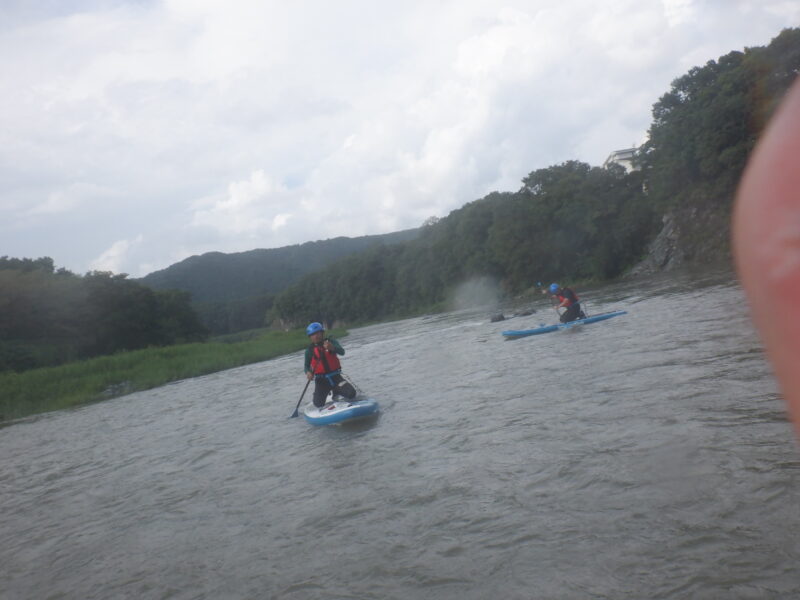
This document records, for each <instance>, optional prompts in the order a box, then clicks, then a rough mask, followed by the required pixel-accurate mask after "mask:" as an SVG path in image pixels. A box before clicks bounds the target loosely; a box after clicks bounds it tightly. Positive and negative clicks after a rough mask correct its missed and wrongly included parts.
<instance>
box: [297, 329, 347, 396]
mask: <svg viewBox="0 0 800 600" xmlns="http://www.w3.org/2000/svg"><path fill="white" fill-rule="evenodd" d="M306 335H308V337H309V339H310V340H311V344H310V345H309V347H308V348H306V354H305V373H306V377H307V378H308V380H309V381H311V380H312V379H313V380H314V400H313V401H314V406H316V407H317V408H321V407H323V406H324V405H325V399H326V398H327V397H328V394H330V393H331V392H333V395H334V396H344V397H345V398H347V399H348V400H350V399H352V398H355V395H356V390H355V388H354V387H353V386H352V385H350V384H349V383H348V382H347V381H345V379H344V377H342V365H341V363H340V362H339V356H344V348H342V345H341V344H340V343H339V341H338V340H336V339H334V338H328V337H325V328H324V327H323V326H322V325H321V324H320V323H316V322H314V323H311V324H309V326H308V327H306Z"/></svg>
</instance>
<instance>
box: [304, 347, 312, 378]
mask: <svg viewBox="0 0 800 600" xmlns="http://www.w3.org/2000/svg"><path fill="white" fill-rule="evenodd" d="M303 372H304V373H311V348H306V355H305V365H304V367H303Z"/></svg>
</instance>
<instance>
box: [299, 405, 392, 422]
mask: <svg viewBox="0 0 800 600" xmlns="http://www.w3.org/2000/svg"><path fill="white" fill-rule="evenodd" d="M377 412H378V403H377V402H376V401H375V400H373V399H372V398H359V399H358V400H338V399H337V400H336V401H334V402H328V403H327V404H325V406H323V407H322V408H317V407H316V406H314V405H313V404H312V405H310V406H309V407H307V408H306V409H305V410H304V411H303V416H305V418H306V421H308V422H309V423H311V424H312V425H333V424H335V423H343V422H344V421H352V420H355V419H361V418H363V417H369V416H370V415H374V414H376V413H377Z"/></svg>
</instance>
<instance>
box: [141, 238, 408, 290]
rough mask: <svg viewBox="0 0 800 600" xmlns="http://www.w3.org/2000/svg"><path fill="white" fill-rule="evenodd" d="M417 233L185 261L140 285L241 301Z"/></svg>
mask: <svg viewBox="0 0 800 600" xmlns="http://www.w3.org/2000/svg"><path fill="white" fill-rule="evenodd" d="M418 234H419V229H407V230H404V231H398V232H395V233H388V234H384V235H367V236H361V237H356V238H348V237H338V238H333V239H329V240H323V241H316V242H306V243H304V244H297V245H293V246H284V247H282V248H271V249H257V250H249V251H247V252H237V253H230V254H224V253H222V252H208V253H206V254H203V255H200V256H192V257H189V258H187V259H185V260H183V261H181V262H179V263H176V264H174V265H171V266H169V267H167V268H166V269H162V270H161V271H155V272H153V273H150V274H149V275H147V276H145V277H143V278H141V279H140V281H141V282H142V283H144V284H146V285H148V286H150V287H153V288H156V289H162V290H165V289H176V290H183V291H186V292H189V293H190V294H191V296H192V301H193V302H194V303H209V302H228V301H241V300H244V299H246V298H251V297H255V296H264V295H268V294H275V293H277V292H280V291H282V290H284V289H285V288H286V287H288V286H289V285H291V284H292V283H294V282H295V281H297V280H298V279H300V278H301V277H302V276H303V275H306V274H307V273H311V272H314V271H319V270H321V269H324V268H325V267H326V266H327V265H329V264H331V263H333V262H336V261H338V260H341V259H342V258H345V257H347V256H350V255H352V254H355V253H357V252H362V251H364V250H366V249H367V248H369V247H371V246H375V245H384V244H397V243H400V242H405V241H408V240H412V239H414V238H416V237H417V235H418Z"/></svg>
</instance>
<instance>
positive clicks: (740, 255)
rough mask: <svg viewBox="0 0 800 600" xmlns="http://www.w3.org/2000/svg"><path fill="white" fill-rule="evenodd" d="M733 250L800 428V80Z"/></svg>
mask: <svg viewBox="0 0 800 600" xmlns="http://www.w3.org/2000/svg"><path fill="white" fill-rule="evenodd" d="M733 251H734V257H735V260H736V266H737V269H738V272H739V277H740V278H741V282H742V285H743V286H744V288H745V292H746V293H747V297H748V300H749V302H750V306H751V310H752V316H753V320H754V322H755V324H756V327H757V328H758V330H759V333H760V334H761V337H762V340H763V342H764V345H765V348H766V351H767V355H768V357H769V359H770V361H771V362H772V366H773V368H774V370H775V374H776V375H777V377H778V380H779V383H780V385H781V389H782V391H783V395H784V397H785V399H786V401H787V403H788V404H789V412H790V414H791V416H792V418H793V419H794V423H795V427H796V428H797V431H798V432H799V433H800V80H798V81H796V82H795V84H794V86H793V87H792V89H791V90H790V91H789V93H788V94H787V96H786V98H785V99H784V101H783V103H782V104H781V106H780V108H779V109H778V111H777V113H776V114H775V116H774V117H773V119H772V121H771V122H770V124H769V126H768V127H767V130H766V131H765V133H764V135H763V136H762V137H761V139H760V141H759V142H758V144H757V146H756V148H755V150H754V152H753V154H752V156H751V158H750V161H749V163H748V166H747V168H746V169H745V173H744V175H743V177H742V181H741V184H740V186H739V191H738V194H737V198H736V205H735V209H734V217H733Z"/></svg>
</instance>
